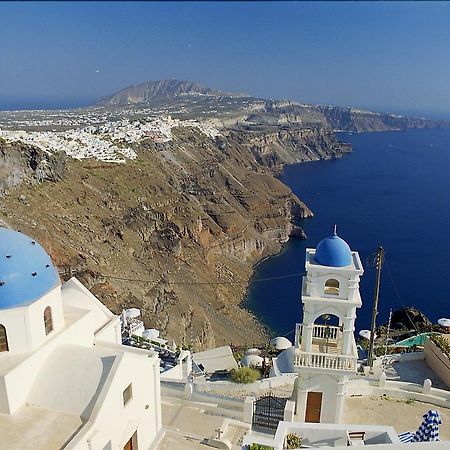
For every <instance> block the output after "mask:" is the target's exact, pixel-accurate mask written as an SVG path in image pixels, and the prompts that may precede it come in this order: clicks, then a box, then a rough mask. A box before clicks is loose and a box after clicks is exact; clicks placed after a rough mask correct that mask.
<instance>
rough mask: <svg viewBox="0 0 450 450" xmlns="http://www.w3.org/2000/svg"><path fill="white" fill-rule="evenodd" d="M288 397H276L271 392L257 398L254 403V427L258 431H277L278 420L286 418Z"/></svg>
mask: <svg viewBox="0 0 450 450" xmlns="http://www.w3.org/2000/svg"><path fill="white" fill-rule="evenodd" d="M286 402H287V398H280V397H275V396H273V395H272V394H269V395H267V396H265V397H261V398H260V399H258V400H255V402H254V403H253V420H252V428H253V429H255V430H256V431H266V432H267V431H269V432H273V433H275V431H276V429H277V426H278V422H279V421H280V420H283V418H284V407H285V406H286Z"/></svg>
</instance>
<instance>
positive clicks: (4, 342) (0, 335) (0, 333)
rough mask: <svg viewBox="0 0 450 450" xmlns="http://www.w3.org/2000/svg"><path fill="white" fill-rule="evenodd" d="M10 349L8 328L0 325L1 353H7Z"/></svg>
mask: <svg viewBox="0 0 450 450" xmlns="http://www.w3.org/2000/svg"><path fill="white" fill-rule="evenodd" d="M8 350H9V348H8V337H7V336H6V328H5V327H4V326H3V325H0V352H7V351H8Z"/></svg>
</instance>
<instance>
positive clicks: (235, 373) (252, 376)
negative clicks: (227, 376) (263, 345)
mask: <svg viewBox="0 0 450 450" xmlns="http://www.w3.org/2000/svg"><path fill="white" fill-rule="evenodd" d="M231 379H232V380H233V381H234V382H235V383H253V382H254V381H256V380H258V379H259V372H258V371H257V370H255V369H251V368H250V367H240V368H239V369H233V370H232V371H231Z"/></svg>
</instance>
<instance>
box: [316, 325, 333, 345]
mask: <svg viewBox="0 0 450 450" xmlns="http://www.w3.org/2000/svg"><path fill="white" fill-rule="evenodd" d="M339 331H340V328H339V327H336V326H329V325H314V328H313V338H321V339H327V338H328V339H329V340H330V342H331V341H337V337H338V335H339Z"/></svg>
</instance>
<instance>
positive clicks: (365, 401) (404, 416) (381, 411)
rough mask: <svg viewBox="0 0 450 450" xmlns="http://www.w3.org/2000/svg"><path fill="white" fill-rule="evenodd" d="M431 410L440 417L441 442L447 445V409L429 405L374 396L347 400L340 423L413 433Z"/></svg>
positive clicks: (449, 417)
mask: <svg viewBox="0 0 450 450" xmlns="http://www.w3.org/2000/svg"><path fill="white" fill-rule="evenodd" d="M430 409H435V410H437V411H439V414H440V415H441V420H442V425H441V426H440V435H441V440H448V441H450V409H447V408H442V407H440V406H435V405H431V404H429V403H422V402H417V401H412V402H410V401H407V400H399V399H395V398H389V397H376V396H373V397H349V398H347V399H346V400H345V407H344V416H343V421H342V423H348V424H367V425H391V426H393V427H394V428H395V431H396V432H397V433H398V434H400V433H403V432H404V431H412V432H415V431H417V429H418V428H419V425H420V424H421V423H422V416H423V415H424V414H425V413H426V412H427V411H428V410H430Z"/></svg>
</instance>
